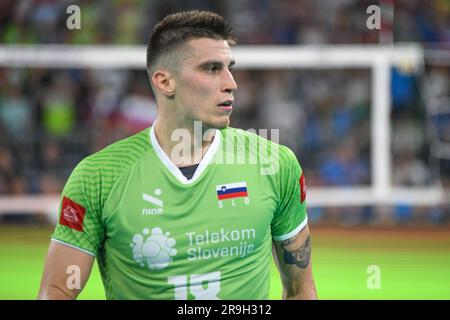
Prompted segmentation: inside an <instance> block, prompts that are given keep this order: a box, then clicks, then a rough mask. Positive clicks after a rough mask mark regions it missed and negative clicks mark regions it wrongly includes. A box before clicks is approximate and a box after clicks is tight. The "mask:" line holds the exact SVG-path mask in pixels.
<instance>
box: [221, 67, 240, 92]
mask: <svg viewBox="0 0 450 320" xmlns="http://www.w3.org/2000/svg"><path fill="white" fill-rule="evenodd" d="M237 89H238V86H237V84H236V81H234V77H233V74H232V73H231V71H230V70H228V69H227V70H226V71H225V75H224V80H223V91H225V92H227V93H233V92H234V91H236V90H237Z"/></svg>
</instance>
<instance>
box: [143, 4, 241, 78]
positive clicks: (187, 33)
mask: <svg viewBox="0 0 450 320" xmlns="http://www.w3.org/2000/svg"><path fill="white" fill-rule="evenodd" d="M232 33H233V30H232V28H231V25H230V24H229V23H228V22H227V21H226V20H225V19H224V18H223V17H222V16H221V15H219V14H217V13H213V12H209V11H197V10H195V11H185V12H179V13H174V14H170V15H168V16H166V17H165V18H164V19H163V20H161V21H160V22H159V23H158V24H157V25H156V26H155V28H154V29H153V32H152V34H151V36H150V39H149V41H148V44H147V70H148V71H149V72H150V70H151V69H152V67H154V66H155V65H156V64H157V63H158V61H159V59H160V58H161V57H162V56H163V55H166V54H169V53H171V52H172V51H173V50H174V49H178V48H179V47H181V46H182V45H184V44H185V43H186V42H187V41H189V40H192V39H198V38H204V37H206V38H212V39H217V40H221V39H223V40H226V41H227V42H228V43H229V44H230V45H234V44H236V40H235V38H234V36H233V34H232ZM150 76H151V75H150Z"/></svg>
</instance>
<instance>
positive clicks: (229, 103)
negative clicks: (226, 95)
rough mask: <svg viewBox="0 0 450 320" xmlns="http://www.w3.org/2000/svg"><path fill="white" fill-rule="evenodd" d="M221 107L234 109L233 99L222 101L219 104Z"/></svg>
mask: <svg viewBox="0 0 450 320" xmlns="http://www.w3.org/2000/svg"><path fill="white" fill-rule="evenodd" d="M217 106H218V107H219V108H221V109H223V110H231V109H233V100H231V99H230V100H226V101H224V102H221V103H219V104H218V105H217Z"/></svg>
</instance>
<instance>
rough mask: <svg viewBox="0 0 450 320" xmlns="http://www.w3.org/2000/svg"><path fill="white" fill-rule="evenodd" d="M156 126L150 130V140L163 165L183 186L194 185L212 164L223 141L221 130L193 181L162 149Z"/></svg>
mask: <svg viewBox="0 0 450 320" xmlns="http://www.w3.org/2000/svg"><path fill="white" fill-rule="evenodd" d="M155 124H156V121H155V122H153V125H152V127H151V128H150V133H149V136H150V137H149V140H150V144H151V145H152V147H153V150H155V153H156V155H157V156H158V158H159V159H160V160H161V162H162V163H163V165H164V166H165V167H166V168H167V169H168V170H169V171H170V173H172V175H174V176H175V178H177V180H178V181H179V182H181V183H182V184H191V183H194V182H195V181H196V180H197V179H198V178H199V177H200V176H201V174H202V173H203V171H205V169H206V168H207V166H208V165H209V164H210V163H211V161H212V159H213V157H214V155H215V154H216V152H217V150H218V149H219V145H220V140H221V137H220V132H219V130H217V129H215V131H214V138H213V141H212V142H211V145H210V146H209V148H208V150H207V151H206V153H205V155H204V156H203V158H202V160H201V161H200V163H199V164H198V167H197V169H196V170H195V173H194V175H193V176H192V178H191V179H187V178H186V177H185V176H184V175H183V173H182V172H181V170H180V168H178V167H177V166H176V165H175V164H174V163H173V162H172V160H170V158H169V157H168V156H167V154H166V153H165V152H164V150H163V149H162V148H161V145H160V144H159V142H158V139H157V138H156V134H155Z"/></svg>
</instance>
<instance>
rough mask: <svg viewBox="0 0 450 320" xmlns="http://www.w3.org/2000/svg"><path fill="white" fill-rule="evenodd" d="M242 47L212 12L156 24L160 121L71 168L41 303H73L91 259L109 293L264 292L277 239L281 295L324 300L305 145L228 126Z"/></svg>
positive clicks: (153, 70)
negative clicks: (299, 147)
mask: <svg viewBox="0 0 450 320" xmlns="http://www.w3.org/2000/svg"><path fill="white" fill-rule="evenodd" d="M233 44H234V41H233V40H232V35H231V28H230V26H229V25H228V24H227V23H226V22H225V20H224V19H223V18H222V17H221V16H219V15H217V14H214V13H210V12H199V11H190V12H183V13H177V14H173V15H169V16H167V17H166V18H164V19H163V20H162V21H161V22H160V23H159V24H158V25H157V26H156V27H155V29H154V30H153V33H152V35H151V37H150V40H149V43H148V47H147V70H148V74H149V77H150V83H151V87H152V89H153V91H154V93H155V96H156V101H157V105H158V117H157V120H156V121H155V123H154V124H153V126H152V127H151V128H149V129H146V130H144V131H142V132H140V133H138V134H136V135H134V136H132V137H129V138H127V139H124V140H121V141H118V142H116V143H114V144H112V145H110V146H108V147H106V148H105V149H103V150H101V151H99V152H97V153H95V154H93V155H91V156H89V157H87V158H85V159H84V160H83V161H81V162H80V163H79V164H78V165H77V167H76V168H75V169H74V171H73V173H72V174H71V176H70V178H69V180H68V181H67V184H66V186H65V188H64V190H63V193H62V196H61V206H60V217H59V222H58V224H57V226H56V229H55V232H54V234H53V235H52V241H51V243H50V247H49V251H48V256H47V260H46V263H45V270H44V275H43V278H42V282H41V288H40V291H39V299H75V298H76V297H77V296H78V294H79V293H80V292H81V290H82V288H83V287H84V285H85V283H86V281H87V279H88V277H89V274H90V272H91V268H92V265H93V262H94V259H95V257H97V259H98V264H99V267H100V272H101V276H102V280H103V284H104V287H105V291H106V296H107V298H108V299H267V298H269V281H270V261H271V254H272V249H273V254H274V256H275V260H276V263H277V266H278V269H279V271H280V274H281V280H282V283H283V298H286V299H316V298H317V296H316V289H315V284H314V280H313V276H312V267H311V261H310V254H311V242H310V235H309V229H308V225H307V215H306V208H305V195H306V191H305V184H304V176H303V173H302V170H301V168H300V165H299V163H298V161H297V159H296V157H295V155H294V154H293V153H292V151H290V150H289V149H288V148H287V147H284V146H280V145H278V144H276V143H274V142H271V141H269V140H266V139H263V138H261V137H259V136H258V135H255V134H252V133H248V132H245V131H243V130H239V129H234V128H230V127H228V125H229V121H230V120H229V117H230V114H231V111H232V109H233V93H234V91H235V90H236V89H237V85H236V83H235V81H234V79H233V76H232V73H231V69H232V68H233V65H234V59H233V56H232V54H231V50H230V45H233ZM273 107H274V108H276V106H273ZM197 129H199V130H197ZM196 131H197V132H196ZM199 132H200V134H198V133H199ZM186 150H187V151H186ZM261 150H263V151H264V150H266V151H268V152H267V153H260V151H261ZM261 154H265V156H262V155H261ZM239 157H241V158H240V159H241V160H242V159H244V161H236V158H239ZM242 157H243V158H242ZM76 275H79V276H80V279H79V282H78V283H77V281H76V279H75V280H74V276H76ZM77 284H78V285H77Z"/></svg>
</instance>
